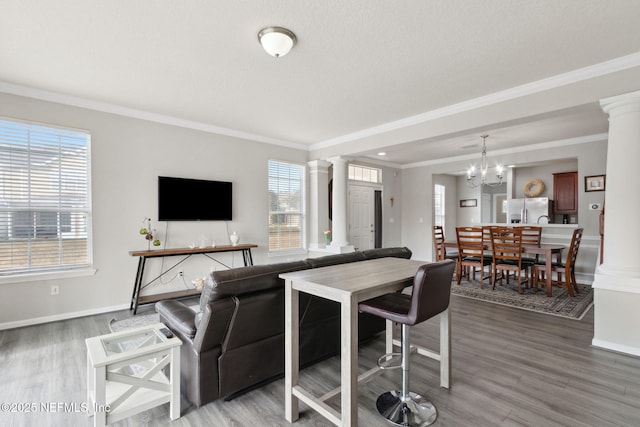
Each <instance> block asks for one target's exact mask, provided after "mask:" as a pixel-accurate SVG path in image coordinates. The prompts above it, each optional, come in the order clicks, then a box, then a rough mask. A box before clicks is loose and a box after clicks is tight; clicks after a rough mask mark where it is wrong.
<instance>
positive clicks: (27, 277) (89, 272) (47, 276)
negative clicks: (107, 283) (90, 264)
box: [0, 268, 97, 285]
mask: <svg viewBox="0 0 640 427" xmlns="http://www.w3.org/2000/svg"><path fill="white" fill-rule="evenodd" d="M96 272H97V270H96V269H94V268H83V269H78V270H65V271H48V272H46V273H25V274H15V275H12V276H0V285H3V284H5V283H23V282H39V281H42V280H55V279H69V278H73V277H86V276H93V275H95V274H96Z"/></svg>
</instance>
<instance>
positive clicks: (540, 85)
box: [310, 52, 640, 151]
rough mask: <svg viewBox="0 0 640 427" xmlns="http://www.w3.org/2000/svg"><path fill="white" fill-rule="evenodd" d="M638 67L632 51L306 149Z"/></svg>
mask: <svg viewBox="0 0 640 427" xmlns="http://www.w3.org/2000/svg"><path fill="white" fill-rule="evenodd" d="M634 67H640V52H636V53H633V54H630V55H627V56H622V57H619V58H615V59H612V60H609V61H605V62H601V63H598V64H594V65H590V66H587V67H584V68H579V69H577V70H572V71H569V72H567V73H563V74H558V75H555V76H552V77H548V78H546V79H542V80H538V81H535V82H531V83H527V84H524V85H520V86H516V87H513V88H509V89H505V90H502V91H499V92H494V93H491V94H489V95H485V96H481V97H478V98H474V99H470V100H467V101H463V102H459V103H457V104H452V105H449V106H446V107H442V108H438V109H435V110H431V111H428V112H425V113H421V114H417V115H415V116H410V117H406V118H403V119H400V120H396V121H393V122H389V123H385V124H382V125H379V126H374V127H371V128H368V129H363V130H360V131H357V132H353V133H349V134H346V135H342V136H339V137H336V138H332V139H328V140H326V141H322V142H319V143H316V144H312V145H311V146H310V151H314V150H320V149H323V148H328V147H333V146H335V145H339V144H343V143H345V142H351V141H355V140H359V139H363V138H367V137H372V136H375V135H379V134H382V133H387V132H392V131H395V130H399V129H403V128H406V127H410V126H415V125H419V124H422V123H425V122H429V121H432V120H436V119H440V118H443V117H447V116H452V115H455V114H459V113H463V112H467V111H471V110H475V109H478V108H481V107H487V106H490V105H494V104H498V103H501V102H505V101H510V100H513V99H517V98H521V97H523V96H528V95H533V94H536V93H540V92H544V91H546V90H550V89H555V88H559V87H562V86H567V85H570V84H574V83H579V82H582V81H585V80H589V79H593V78H596V77H601V76H604V75H607V74H612V73H616V72H619V71H624V70H627V69H630V68H634Z"/></svg>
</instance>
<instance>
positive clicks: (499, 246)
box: [491, 227, 529, 294]
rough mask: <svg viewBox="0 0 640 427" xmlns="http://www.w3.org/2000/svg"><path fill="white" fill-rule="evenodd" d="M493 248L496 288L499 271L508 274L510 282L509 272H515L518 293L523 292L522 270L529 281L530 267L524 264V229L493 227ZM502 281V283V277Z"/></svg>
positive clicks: (503, 274)
mask: <svg viewBox="0 0 640 427" xmlns="http://www.w3.org/2000/svg"><path fill="white" fill-rule="evenodd" d="M491 250H492V253H493V275H492V276H491V284H492V286H493V289H495V288H496V278H497V273H498V271H500V272H502V276H503V277H504V276H505V274H506V275H507V276H506V277H507V283H509V280H508V279H509V276H508V274H509V272H510V271H512V272H514V276H515V278H516V280H517V281H518V293H519V294H521V293H522V280H521V277H522V276H521V274H522V271H524V272H525V282H527V283H528V281H529V267H528V266H526V265H523V264H522V230H521V229H520V228H512V227H495V228H492V229H491ZM503 277H500V282H501V283H502V278H503Z"/></svg>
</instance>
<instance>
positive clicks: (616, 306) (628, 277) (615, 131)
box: [592, 91, 640, 356]
mask: <svg viewBox="0 0 640 427" xmlns="http://www.w3.org/2000/svg"><path fill="white" fill-rule="evenodd" d="M600 105H601V107H602V109H603V110H604V112H605V113H607V114H609V143H608V146H607V170H606V173H607V177H606V196H605V220H604V221H605V223H604V263H603V264H601V265H599V266H598V267H597V269H596V272H595V276H594V282H593V288H594V306H595V312H594V314H595V319H594V337H593V341H592V343H593V345H594V346H598V347H603V348H607V349H610V350H615V351H620V352H624V353H629V354H634V355H637V356H640V334H639V333H638V329H637V326H638V325H640V310H638V307H640V264H639V263H638V259H640V246H638V242H637V236H638V235H639V234H638V228H637V227H638V214H639V213H640V197H638V194H637V192H635V191H634V189H633V186H632V184H633V183H634V182H635V181H637V179H636V178H637V177H636V176H635V175H636V174H637V170H638V163H639V162H640V91H638V92H633V93H628V94H624V95H620V96H615V97H612V98H607V99H603V100H601V101H600Z"/></svg>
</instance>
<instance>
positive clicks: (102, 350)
mask: <svg viewBox="0 0 640 427" xmlns="http://www.w3.org/2000/svg"><path fill="white" fill-rule="evenodd" d="M164 327H165V325H163V324H162V323H156V324H155V325H151V326H143V327H140V328H135V329H129V330H126V331H122V332H116V333H113V334H107V335H101V336H98V337H92V338H87V339H86V340H85V342H86V345H87V404H88V405H89V408H88V409H89V416H93V417H94V425H95V426H105V425H107V424H111V423H115V422H117V421H120V420H122V419H123V418H127V417H130V416H132V415H134V414H137V413H139V412H142V411H146V410H148V409H151V408H153V407H156V406H159V405H162V404H164V403H167V402H169V416H170V417H171V419H172V420H175V419H177V418H179V417H180V346H181V345H182V342H181V341H180V340H179V339H178V338H176V337H173V338H166V337H165V336H164V335H163V334H162V333H161V332H160V329H161V328H164ZM166 366H169V378H167V377H166V375H165V373H164V369H163V368H165V367H166Z"/></svg>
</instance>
